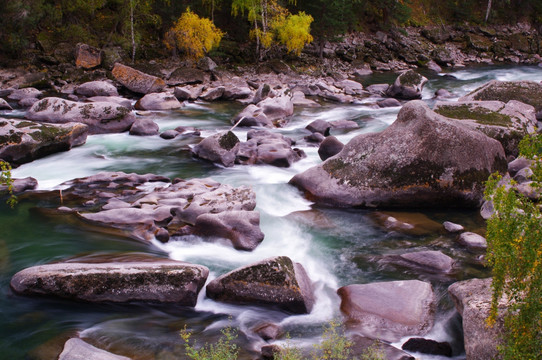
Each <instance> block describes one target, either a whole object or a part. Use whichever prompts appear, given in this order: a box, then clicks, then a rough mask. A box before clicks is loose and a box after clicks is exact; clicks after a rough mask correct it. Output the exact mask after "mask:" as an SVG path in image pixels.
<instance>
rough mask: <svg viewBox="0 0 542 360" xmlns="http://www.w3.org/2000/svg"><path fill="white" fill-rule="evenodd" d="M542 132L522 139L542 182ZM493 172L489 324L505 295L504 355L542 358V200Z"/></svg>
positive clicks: (490, 186)
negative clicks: (491, 283) (515, 187)
mask: <svg viewBox="0 0 542 360" xmlns="http://www.w3.org/2000/svg"><path fill="white" fill-rule="evenodd" d="M541 145H542V136H541V135H531V136H528V137H526V138H525V139H524V140H523V141H522V142H521V144H520V154H521V155H523V156H525V157H527V158H530V159H532V160H534V162H535V164H534V165H533V166H532V167H531V169H532V170H533V172H534V173H535V175H534V184H535V185H536V187H537V188H538V189H540V185H541V184H542V182H541V179H542V177H541V176H542V166H541V163H542V158H541V155H542V146H541ZM500 180H501V178H500V176H496V175H493V176H492V177H491V178H490V179H489V180H488V183H487V185H486V198H487V199H490V200H492V202H493V206H494V209H495V212H494V215H493V216H492V217H491V218H490V219H489V220H488V223H487V241H488V252H487V261H488V264H489V265H490V266H492V267H493V285H492V287H493V298H492V308H491V315H490V317H489V319H488V323H490V324H493V323H494V322H495V319H496V317H497V311H498V304H499V299H501V297H503V296H504V298H505V299H507V300H508V308H507V310H506V314H505V329H506V333H505V337H504V344H503V345H502V346H500V351H501V353H502V355H503V357H504V359H506V360H507V359H510V360H511V359H540V358H542V301H540V299H542V214H541V208H540V204H539V203H536V202H534V201H532V200H530V199H528V198H526V197H525V196H523V195H521V194H518V193H516V191H515V190H514V189H513V188H512V187H509V186H508V187H507V186H506V185H503V184H500V183H499V181H500Z"/></svg>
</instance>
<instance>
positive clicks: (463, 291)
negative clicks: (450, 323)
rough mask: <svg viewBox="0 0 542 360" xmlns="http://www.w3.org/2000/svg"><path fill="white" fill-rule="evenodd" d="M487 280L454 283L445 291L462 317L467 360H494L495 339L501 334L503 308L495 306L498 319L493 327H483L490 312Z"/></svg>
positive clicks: (489, 290)
mask: <svg viewBox="0 0 542 360" xmlns="http://www.w3.org/2000/svg"><path fill="white" fill-rule="evenodd" d="M491 281H492V280H491V279H471V280H465V281H459V282H456V283H454V284H452V285H450V287H449V288H448V293H449V294H450V296H451V298H452V300H453V301H454V303H455V307H456V309H457V311H458V312H459V314H460V315H461V316H462V317H463V336H464V341H465V352H466V354H467V359H472V360H486V359H496V358H497V354H498V351H497V346H498V345H499V344H500V341H499V338H500V337H501V336H502V334H503V329H504V320H503V316H502V315H503V313H502V310H503V309H504V307H505V306H506V304H505V302H504V301H502V300H501V301H500V302H499V316H498V317H497V322H496V324H495V325H494V326H493V327H488V326H487V322H486V320H487V318H488V316H489V311H490V309H491V297H492V289H491Z"/></svg>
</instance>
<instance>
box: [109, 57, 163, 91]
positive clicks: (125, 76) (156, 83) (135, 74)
mask: <svg viewBox="0 0 542 360" xmlns="http://www.w3.org/2000/svg"><path fill="white" fill-rule="evenodd" d="M111 72H112V74H113V76H114V77H115V79H116V80H117V81H118V82H119V83H121V84H122V85H123V86H125V87H126V88H127V89H128V90H130V91H133V92H136V93H140V94H149V93H155V92H160V91H162V90H163V89H164V88H165V87H166V83H165V82H164V80H162V79H160V78H158V77H156V76H152V75H149V74H145V73H143V72H141V71H139V70H136V69H133V68H131V67H129V66H126V65H122V64H121V63H116V64H115V66H114V67H113V70H112V71H111Z"/></svg>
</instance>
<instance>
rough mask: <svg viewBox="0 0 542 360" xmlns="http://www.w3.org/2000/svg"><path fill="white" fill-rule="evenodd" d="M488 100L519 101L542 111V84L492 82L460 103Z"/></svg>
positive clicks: (466, 96)
mask: <svg viewBox="0 0 542 360" xmlns="http://www.w3.org/2000/svg"><path fill="white" fill-rule="evenodd" d="M487 100H497V101H502V102H504V103H507V102H509V101H510V100H517V101H521V102H522V103H524V104H528V105H531V106H533V107H534V108H535V110H536V111H540V110H542V84H540V83H539V82H535V81H528V80H521V81H498V80H492V81H490V82H488V83H487V84H484V85H482V86H480V87H479V88H477V89H476V90H473V91H471V92H470V93H469V94H467V95H465V96H463V97H461V98H460V99H459V101H487Z"/></svg>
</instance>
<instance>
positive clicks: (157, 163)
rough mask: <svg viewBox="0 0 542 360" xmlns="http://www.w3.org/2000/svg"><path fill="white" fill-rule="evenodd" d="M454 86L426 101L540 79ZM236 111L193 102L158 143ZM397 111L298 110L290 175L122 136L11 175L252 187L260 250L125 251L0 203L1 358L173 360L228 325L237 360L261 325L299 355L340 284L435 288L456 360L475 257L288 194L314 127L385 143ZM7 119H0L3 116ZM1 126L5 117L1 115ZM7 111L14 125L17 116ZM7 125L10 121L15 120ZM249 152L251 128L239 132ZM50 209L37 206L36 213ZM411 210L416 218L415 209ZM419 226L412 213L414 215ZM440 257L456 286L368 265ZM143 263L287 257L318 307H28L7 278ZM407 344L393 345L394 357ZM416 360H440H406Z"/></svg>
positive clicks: (43, 184)
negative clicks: (127, 177) (461, 296)
mask: <svg viewBox="0 0 542 360" xmlns="http://www.w3.org/2000/svg"><path fill="white" fill-rule="evenodd" d="M452 74H453V76H454V77H455V78H451V77H447V76H443V74H440V75H436V74H432V75H428V74H425V75H426V76H428V77H429V78H430V80H429V82H428V83H427V84H426V86H425V89H424V92H423V98H424V100H426V101H427V102H428V103H429V104H430V105H432V103H433V100H432V97H433V94H434V92H435V90H437V89H439V88H445V89H447V90H449V91H450V92H452V94H453V95H454V97H455V98H458V97H460V96H462V95H464V94H466V93H468V92H469V91H471V90H473V89H475V88H476V87H478V86H480V85H482V84H484V83H486V82H487V81H489V80H492V79H498V80H519V79H522V80H523V79H527V80H536V81H540V80H542V68H538V67H480V68H466V69H464V70H459V71H454V72H453V73H452ZM395 76H396V75H393V74H384V75H381V74H377V75H373V76H369V77H367V78H366V83H364V85H369V84H371V83H378V82H387V83H390V82H392V81H393V80H394V78H395ZM241 108H242V106H240V105H237V104H231V103H218V104H217V103H214V104H207V103H195V104H189V105H188V106H186V107H185V108H183V109H182V110H179V111H169V112H160V113H157V114H155V115H153V116H155V117H156V119H155V120H156V122H157V123H158V124H159V125H160V129H161V131H163V130H167V129H173V128H175V127H177V126H180V125H182V126H194V127H197V128H199V129H201V130H202V136H208V135H210V134H212V133H214V132H216V131H219V130H225V129H227V128H229V127H230V126H231V124H230V122H229V120H230V118H231V117H232V116H233V115H234V114H235V113H237V112H238V111H239V110H240V109H241ZM398 111H399V108H398V107H397V108H387V109H374V108H373V107H371V106H370V104H369V103H364V102H362V103H361V104H356V105H337V104H323V106H322V107H320V108H310V109H296V112H295V115H294V116H293V118H292V120H291V121H290V123H289V124H288V125H287V126H285V127H284V128H281V129H276V131H277V132H280V133H282V134H284V135H286V136H290V137H292V138H294V139H295V140H298V144H297V145H296V146H297V147H299V148H302V149H303V150H304V151H305V152H306V154H307V158H305V159H303V160H302V161H300V162H298V163H296V164H294V165H293V166H292V167H290V168H276V167H272V166H266V165H254V166H240V165H237V166H235V167H233V168H222V167H218V166H214V165H212V164H209V163H205V162H202V161H198V160H195V159H192V158H191V156H190V153H189V151H188V150H187V149H188V148H189V146H190V145H191V144H193V143H194V139H191V138H182V137H179V138H176V139H174V140H169V141H167V140H163V139H161V138H159V137H158V136H154V137H144V138H141V137H133V136H129V135H127V134H110V135H95V136H91V137H89V139H88V141H87V143H86V144H85V145H84V146H81V147H78V148H75V149H72V150H71V151H69V152H65V153H59V154H55V155H52V156H49V157H46V158H44V159H40V160H37V161H34V162H32V163H30V164H25V165H23V166H21V167H19V168H18V169H15V170H14V171H13V176H14V177H26V176H33V177H35V178H36V179H38V181H39V188H40V189H54V188H57V187H58V185H59V184H60V183H62V182H63V181H66V180H69V179H72V178H76V177H83V176H88V175H91V174H94V173H96V172H99V171H124V172H137V173H155V174H160V175H165V176H168V177H171V178H173V177H181V178H186V179H188V178H194V177H211V178H213V179H215V180H217V181H219V182H222V183H228V184H231V185H234V186H239V185H250V186H251V187H252V188H253V190H254V191H255V192H256V195H257V204H258V205H257V210H258V211H260V213H261V228H262V231H263V232H264V233H265V239H264V241H263V242H262V243H261V244H260V245H259V246H258V247H257V248H256V249H255V250H254V251H252V252H240V251H236V250H234V249H233V248H231V247H230V246H227V245H224V244H219V243H209V242H204V241H202V240H201V239H198V238H197V237H190V238H178V239H175V238H173V239H172V240H170V241H169V242H168V243H166V244H162V243H159V242H157V241H155V242H153V243H151V244H144V243H140V242H136V241H133V240H127V239H123V238H117V237H114V236H112V235H104V234H98V233H92V232H86V231H83V230H80V229H78V228H77V227H75V226H73V225H70V224H65V223H62V222H55V221H52V220H51V219H44V218H40V217H39V216H37V215H35V213H33V212H32V208H34V207H36V206H39V205H44V203H42V202H43V200H39V199H32V198H30V199H26V198H25V199H21V202H20V204H19V205H18V206H17V207H16V208H15V209H13V210H12V209H9V208H8V207H7V206H5V205H4V204H3V203H2V204H1V205H0V286H1V287H0V292H1V294H0V314H1V315H0V351H1V354H2V355H0V358H5V359H23V358H25V357H27V358H32V359H50V358H51V357H48V354H49V352H54V350H55V349H58V348H59V346H62V344H63V342H64V341H65V340H66V339H67V338H68V337H69V336H73V335H74V334H76V333H79V334H80V336H81V337H83V338H85V339H86V340H87V341H89V342H91V343H94V344H98V345H99V346H100V347H102V348H107V349H108V350H110V351H112V352H116V353H121V354H126V355H129V356H133V357H134V358H136V359H180V358H182V354H183V351H182V347H183V345H182V340H181V338H180V336H179V330H181V329H182V328H184V327H185V326H186V327H187V328H188V329H190V330H191V331H192V332H193V334H194V338H195V339H196V340H197V341H198V342H199V343H204V342H209V343H211V342H213V341H215V340H216V338H217V336H218V335H220V332H219V330H220V329H221V328H223V327H225V326H228V325H230V326H232V327H234V328H238V329H239V343H240V345H241V346H242V348H243V353H244V356H245V357H246V358H255V357H256V355H255V354H257V352H258V350H259V348H260V347H261V346H262V345H264V344H265V343H264V342H263V340H261V339H259V338H257V337H256V336H255V335H253V333H252V332H251V331H250V329H252V328H253V327H254V326H255V325H257V324H259V323H261V322H275V323H278V324H280V325H281V326H282V327H283V328H284V329H285V331H287V332H288V333H289V336H290V338H291V339H292V340H291V342H292V343H293V344H295V345H296V346H301V347H304V346H310V344H313V343H315V342H316V341H317V339H318V338H319V336H321V334H322V326H323V325H325V324H326V323H328V322H329V321H330V320H331V319H334V318H337V317H340V312H339V304H340V300H339V298H338V296H337V295H336V290H337V289H338V288H339V287H340V286H344V285H348V284H354V283H356V284H363V283H369V282H375V281H390V280H403V279H421V280H425V281H430V282H431V283H432V284H433V288H434V290H435V293H436V294H437V298H438V311H437V320H436V324H435V326H434V328H433V330H431V332H430V333H429V334H428V335H427V336H426V337H428V338H432V339H435V340H438V341H449V342H450V343H451V344H452V346H453V348H454V356H455V358H456V359H463V358H464V350H463V348H462V341H461V337H462V333H461V324H460V319H459V316H458V315H457V313H456V312H455V310H454V307H453V304H452V302H451V300H450V299H449V297H448V295H447V293H446V289H447V287H448V286H449V285H450V284H451V283H452V282H454V281H457V280H462V279H468V278H472V277H487V276H489V272H488V270H487V269H485V268H484V267H483V265H482V264H481V263H480V261H479V259H477V255H476V254H469V253H468V252H466V251H465V249H463V248H461V247H459V246H457V245H456V244H455V243H454V241H453V238H451V237H448V236H446V235H445V234H443V233H442V232H440V231H429V232H425V233H423V234H421V235H420V234H418V235H408V234H402V233H397V232H392V231H389V230H386V229H385V228H383V227H381V226H379V225H378V222H377V221H375V217H374V211H372V210H363V209H354V210H352V209H349V210H346V209H330V208H318V207H315V206H313V205H312V204H311V203H310V202H309V201H307V200H305V199H304V198H303V197H302V196H301V195H300V193H299V192H298V191H297V190H296V189H295V188H293V187H292V186H290V185H288V181H289V180H290V179H291V178H292V177H293V176H294V175H295V174H297V173H299V172H301V171H303V170H305V169H307V168H309V167H311V166H313V165H315V164H318V163H320V159H319V158H318V154H317V147H314V146H311V145H310V144H307V143H305V142H304V141H303V140H302V139H303V136H305V135H306V134H307V132H306V130H304V128H305V126H306V125H307V124H309V123H310V122H312V121H313V120H316V119H324V120H328V121H330V120H343V119H347V120H353V121H356V122H357V123H358V124H359V125H360V129H359V130H356V131H352V132H349V133H337V134H334V135H336V136H337V137H338V138H339V140H341V141H342V142H347V141H348V140H350V139H351V138H352V137H354V136H355V135H358V134H361V133H367V132H375V131H382V130H384V129H385V128H386V127H387V126H389V125H390V124H391V123H392V122H393V121H394V120H395V118H396V115H397V112H398ZM0 115H2V114H0ZM4 115H5V114H4ZM22 115H23V114H22V113H15V116H22ZM11 116H13V114H12V115H11ZM235 132H236V134H237V136H238V137H239V138H240V139H241V140H242V141H244V140H245V139H246V132H247V130H246V129H242V128H236V129H235ZM45 205H46V204H45ZM413 212H415V211H413ZM415 215H418V214H415ZM423 215H425V216H427V218H428V219H430V220H433V221H436V222H437V223H442V222H443V221H446V220H449V221H453V222H457V223H460V224H462V225H464V226H465V227H466V229H467V230H470V231H477V232H483V230H484V222H483V220H482V219H481V218H480V217H479V215H478V213H477V212H476V211H448V210H446V209H436V210H431V211H424V212H423ZM427 249H431V250H441V251H442V252H444V253H446V254H448V255H450V256H452V257H453V258H454V259H457V261H458V263H459V264H460V266H461V271H460V272H459V273H458V274H457V275H455V276H454V277H448V278H446V277H436V276H430V275H423V274H420V273H416V272H414V271H411V270H405V269H399V268H388V267H383V266H382V265H381V264H380V263H379V262H378V261H377V260H378V259H379V258H380V257H381V256H383V255H388V254H397V253H402V252H407V251H414V250H427ZM89 253H92V254H95V253H101V254H116V253H150V254H156V255H159V256H164V257H170V258H173V259H176V260H182V261H188V262H192V263H197V264H202V265H205V266H207V267H209V269H210V271H211V272H210V276H209V280H212V279H214V278H216V277H217V276H219V275H221V274H223V273H225V272H227V271H230V270H232V269H234V268H237V267H239V266H242V265H246V264H249V263H252V262H256V261H259V260H262V259H264V258H267V257H271V256H277V255H286V256H289V257H291V258H292V259H293V260H294V261H297V262H300V263H302V264H303V266H304V267H305V269H306V270H307V273H308V275H309V276H310V278H311V279H312V281H313V282H314V287H315V291H316V298H317V301H316V304H315V307H314V309H313V311H312V312H311V313H310V314H308V315H295V316H291V315H288V314H285V313H283V312H280V311H276V310H272V309H268V308H262V307H254V306H235V305H227V304H221V303H217V302H214V301H212V300H210V299H208V298H206V297H205V295H204V292H205V291H202V292H201V294H200V297H199V301H198V304H197V306H196V307H195V308H194V309H190V308H184V307H174V306H171V305H169V306H148V305H143V304H132V305H122V306H121V305H110V304H98V305H95V304H79V303H73V302H67V301H62V300H57V299H48V298H26V297H19V296H16V295H14V294H13V293H12V292H11V291H10V289H9V281H10V278H11V276H12V275H13V274H14V273H15V272H17V271H19V270H21V269H23V268H25V267H29V266H33V265H37V264H43V263H47V262H51V261H58V260H61V259H65V258H67V257H72V256H75V255H81V254H89ZM401 344H402V342H398V343H397V344H394V345H396V346H399V347H400V345H401ZM415 355H416V357H418V358H419V359H438V358H439V357H435V356H433V357H432V356H427V355H421V354H415Z"/></svg>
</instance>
